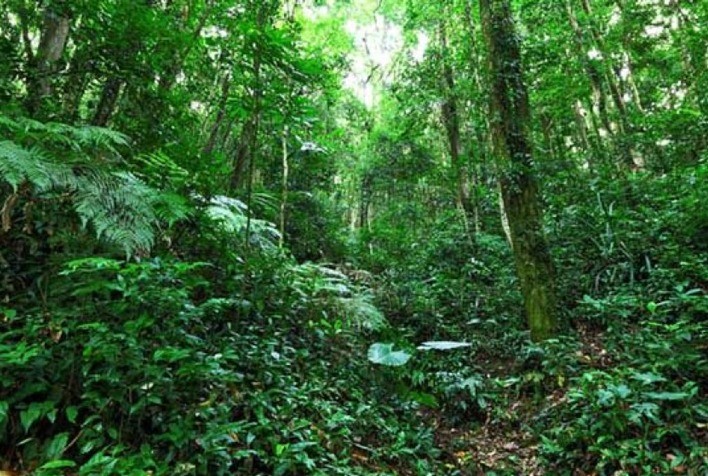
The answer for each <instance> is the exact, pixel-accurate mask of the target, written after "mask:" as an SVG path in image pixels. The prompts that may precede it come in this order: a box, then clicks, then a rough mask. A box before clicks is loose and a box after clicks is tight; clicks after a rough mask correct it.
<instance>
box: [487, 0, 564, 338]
mask: <svg viewBox="0 0 708 476" xmlns="http://www.w3.org/2000/svg"><path fill="white" fill-rule="evenodd" d="M480 7H481V14H482V23H483V27H484V36H485V39H486V41H487V47H488V50H489V51H488V58H489V69H490V81H491V88H490V96H491V98H490V99H491V104H490V107H491V114H490V117H491V125H492V136H493V145H494V154H495V156H496V157H497V159H498V160H499V163H500V170H501V174H500V179H499V180H500V185H501V192H502V199H503V202H504V209H505V210H506V213H507V217H508V220H509V227H510V231H511V239H512V249H513V253H514V260H515V264H516V272H517V275H518V278H519V282H520V284H521V291H522V294H523V297H524V306H525V310H526V317H527V319H528V324H529V327H530V329H531V338H532V339H533V340H536V341H539V340H543V339H546V338H548V337H550V336H551V335H552V334H553V332H554V330H555V327H556V299H555V293H554V276H553V274H554V273H553V263H552V260H551V255H550V253H549V249H548V243H547V241H546V237H545V235H544V233H543V226H542V223H543V210H542V208H541V205H540V203H539V198H538V184H537V182H536V177H535V175H534V171H533V157H532V144H531V133H530V126H531V119H530V112H529V100H528V94H527V91H526V87H525V85H524V81H523V75H522V68H521V52H520V46H519V41H518V37H517V35H516V32H515V28H514V22H513V18H512V14H511V7H510V4H509V0H480Z"/></svg>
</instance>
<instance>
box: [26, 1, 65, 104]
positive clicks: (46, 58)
mask: <svg viewBox="0 0 708 476" xmlns="http://www.w3.org/2000/svg"><path fill="white" fill-rule="evenodd" d="M70 26H71V20H70V18H69V17H68V15H66V14H63V13H60V12H58V11H55V10H54V9H51V8H47V9H46V10H45V12H44V19H43V22H42V33H41V36H40V40H39V47H38V48H37V52H36V53H35V54H34V55H33V56H32V57H31V58H28V59H30V60H31V63H32V67H31V73H30V77H29V78H28V80H29V81H28V85H27V86H28V87H27V109H28V111H29V113H30V114H31V115H35V114H37V113H38V112H39V111H40V109H41V106H42V102H43V101H44V99H45V98H46V97H48V96H51V94H52V90H53V81H52V79H53V78H52V76H53V75H54V74H56V68H57V63H58V62H59V60H60V59H61V57H62V55H63V54H64V50H65V48H66V42H67V39H68V38H69V29H70Z"/></svg>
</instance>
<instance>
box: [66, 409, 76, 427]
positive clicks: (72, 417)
mask: <svg viewBox="0 0 708 476" xmlns="http://www.w3.org/2000/svg"><path fill="white" fill-rule="evenodd" d="M78 414H79V409H78V408H76V407H74V406H71V407H68V408H67V409H66V418H67V420H69V422H71V423H76V417H77V416H78Z"/></svg>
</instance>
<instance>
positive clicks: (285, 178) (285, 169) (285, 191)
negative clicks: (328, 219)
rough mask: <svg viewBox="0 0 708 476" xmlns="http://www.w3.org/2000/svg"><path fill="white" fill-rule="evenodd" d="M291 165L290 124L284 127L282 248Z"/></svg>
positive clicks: (280, 245) (281, 205)
mask: <svg viewBox="0 0 708 476" xmlns="http://www.w3.org/2000/svg"><path fill="white" fill-rule="evenodd" d="M289 173H290V167H289V164H288V126H285V128H284V129H283V177H282V190H281V192H280V194H281V196H280V238H279V241H278V244H279V247H280V248H282V247H283V245H284V244H285V222H286V219H287V216H286V214H287V210H288V175H289Z"/></svg>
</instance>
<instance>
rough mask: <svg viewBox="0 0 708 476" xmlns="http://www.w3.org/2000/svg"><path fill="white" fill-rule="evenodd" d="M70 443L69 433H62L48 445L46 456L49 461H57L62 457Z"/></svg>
mask: <svg viewBox="0 0 708 476" xmlns="http://www.w3.org/2000/svg"><path fill="white" fill-rule="evenodd" d="M68 441H69V434H68V433H60V434H58V435H57V436H55V437H54V438H52V440H51V441H50V442H49V443H47V446H46V449H45V450H44V455H45V457H46V458H47V459H55V458H58V457H60V456H61V455H62V453H63V452H64V449H65V448H66V444H67V443H68Z"/></svg>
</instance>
